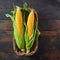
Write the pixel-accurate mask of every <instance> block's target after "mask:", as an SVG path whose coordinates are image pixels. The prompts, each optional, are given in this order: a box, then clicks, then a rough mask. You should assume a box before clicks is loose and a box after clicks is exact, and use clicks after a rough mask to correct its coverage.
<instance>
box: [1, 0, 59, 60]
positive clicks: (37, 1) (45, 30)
mask: <svg viewBox="0 0 60 60" xmlns="http://www.w3.org/2000/svg"><path fill="white" fill-rule="evenodd" d="M24 2H27V3H28V4H29V7H32V8H34V9H35V10H36V11H37V13H38V19H39V22H38V28H39V30H40V31H41V35H40V37H39V38H38V41H39V48H38V51H37V53H36V54H34V55H33V56H30V57H26V56H22V57H19V56H17V55H16V54H15V53H14V51H13V27H12V22H11V20H10V19H9V18H6V17H5V14H6V13H10V11H11V10H12V8H13V4H15V5H19V6H21V7H22V6H23V3H24ZM0 60H60V0H0Z"/></svg>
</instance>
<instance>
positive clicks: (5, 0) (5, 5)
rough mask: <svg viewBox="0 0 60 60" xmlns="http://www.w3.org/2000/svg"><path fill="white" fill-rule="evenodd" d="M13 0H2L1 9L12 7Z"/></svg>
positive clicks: (0, 2)
mask: <svg viewBox="0 0 60 60" xmlns="http://www.w3.org/2000/svg"><path fill="white" fill-rule="evenodd" d="M11 5H12V4H11V0H1V1H0V9H7V8H11Z"/></svg>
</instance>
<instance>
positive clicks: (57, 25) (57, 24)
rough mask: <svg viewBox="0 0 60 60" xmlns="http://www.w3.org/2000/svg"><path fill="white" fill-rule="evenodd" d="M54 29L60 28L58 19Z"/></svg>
mask: <svg viewBox="0 0 60 60" xmlns="http://www.w3.org/2000/svg"><path fill="white" fill-rule="evenodd" d="M56 29H60V20H56Z"/></svg>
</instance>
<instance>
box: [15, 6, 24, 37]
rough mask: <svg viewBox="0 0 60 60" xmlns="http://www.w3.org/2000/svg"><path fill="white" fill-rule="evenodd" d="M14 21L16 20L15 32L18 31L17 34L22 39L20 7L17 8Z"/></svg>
mask: <svg viewBox="0 0 60 60" xmlns="http://www.w3.org/2000/svg"><path fill="white" fill-rule="evenodd" d="M15 20H16V27H17V30H18V34H19V36H20V37H21V38H22V33H23V18H22V12H21V9H20V7H17V11H16V16H15Z"/></svg>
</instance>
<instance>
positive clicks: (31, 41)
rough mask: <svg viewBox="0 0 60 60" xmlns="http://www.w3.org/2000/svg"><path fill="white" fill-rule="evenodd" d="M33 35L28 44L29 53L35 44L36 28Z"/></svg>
mask: <svg viewBox="0 0 60 60" xmlns="http://www.w3.org/2000/svg"><path fill="white" fill-rule="evenodd" d="M32 36H33V37H32V38H31V40H29V42H28V43H27V45H26V49H27V53H29V52H30V48H31V47H32V46H33V44H34V41H35V36H36V29H35V31H34V33H33V35H32Z"/></svg>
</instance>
